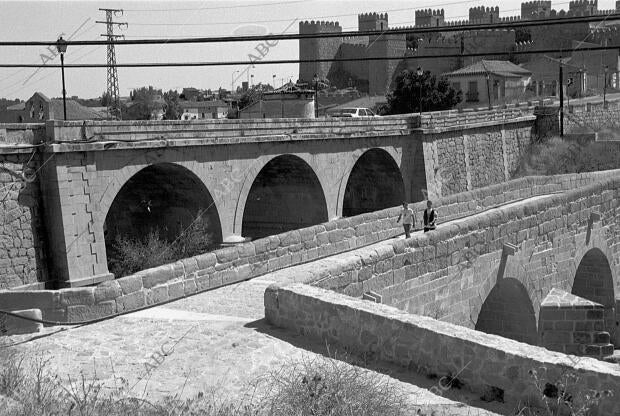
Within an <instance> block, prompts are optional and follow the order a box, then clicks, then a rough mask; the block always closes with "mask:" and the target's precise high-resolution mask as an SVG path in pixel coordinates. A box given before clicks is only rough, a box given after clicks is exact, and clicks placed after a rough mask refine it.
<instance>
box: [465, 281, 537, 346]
mask: <svg viewBox="0 0 620 416" xmlns="http://www.w3.org/2000/svg"><path fill="white" fill-rule="evenodd" d="M475 329H476V330H477V331H482V332H485V333H487V334H494V335H500V336H502V337H505V338H510V339H514V340H515V341H520V342H525V343H527V344H530V345H538V331H537V328H536V313H535V312H534V306H533V305H532V301H531V300H530V297H529V295H528V293H527V289H526V288H525V286H523V284H522V283H521V282H520V281H518V280H517V279H513V278H503V279H501V280H500V281H499V282H498V283H497V284H496V285H495V287H494V288H493V289H492V290H491V292H490V293H489V295H488V296H487V298H486V300H485V301H484V303H483V304H482V308H481V310H480V314H479V315H478V321H477V322H476V327H475Z"/></svg>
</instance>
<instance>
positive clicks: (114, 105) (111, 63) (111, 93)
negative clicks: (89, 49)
mask: <svg viewBox="0 0 620 416" xmlns="http://www.w3.org/2000/svg"><path fill="white" fill-rule="evenodd" d="M99 10H100V11H102V12H105V17H106V19H105V22H103V21H99V20H98V21H97V23H103V24H105V25H106V27H107V33H106V34H105V35H101V36H103V37H106V38H107V40H108V42H109V43H108V99H109V102H108V115H109V116H111V117H112V118H114V119H116V120H122V115H121V104H120V99H119V96H118V71H117V68H116V51H115V49H114V41H115V40H116V39H117V38H123V39H125V36H124V35H115V34H114V26H115V25H116V26H118V28H119V29H122V28H123V27H124V28H127V26H128V25H127V23H126V22H115V21H113V20H112V17H113V16H122V15H123V10H122V9H99Z"/></svg>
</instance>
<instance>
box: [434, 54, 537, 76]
mask: <svg viewBox="0 0 620 416" xmlns="http://www.w3.org/2000/svg"><path fill="white" fill-rule="evenodd" d="M486 74H492V75H497V76H500V77H507V78H521V77H527V76H530V75H532V73H531V72H530V71H528V70H527V69H525V68H522V67H520V66H519V65H515V64H513V63H512V62H510V61H487V60H484V59H483V60H481V61H478V62H475V63H473V64H471V65H468V66H466V67H464V68H460V69H457V70H456V71H452V72H448V73H447V74H444V75H446V76H466V75H486Z"/></svg>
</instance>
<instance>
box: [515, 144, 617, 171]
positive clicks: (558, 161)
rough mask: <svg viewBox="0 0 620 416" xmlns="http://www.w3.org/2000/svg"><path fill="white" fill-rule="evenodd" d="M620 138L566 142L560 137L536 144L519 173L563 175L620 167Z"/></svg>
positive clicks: (531, 148)
mask: <svg viewBox="0 0 620 416" xmlns="http://www.w3.org/2000/svg"><path fill="white" fill-rule="evenodd" d="M618 150H620V142H619V143H613V142H589V143H585V144H579V143H576V142H567V141H564V140H562V139H561V138H559V137H554V138H551V139H549V140H548V141H546V142H544V143H538V144H534V145H532V146H531V147H530V150H529V151H528V153H527V154H526V155H525V157H524V158H523V163H522V164H521V166H520V168H519V170H518V172H517V176H527V175H560V174H564V173H583V172H594V171H599V170H608V169H618V168H620V152H619V151H618Z"/></svg>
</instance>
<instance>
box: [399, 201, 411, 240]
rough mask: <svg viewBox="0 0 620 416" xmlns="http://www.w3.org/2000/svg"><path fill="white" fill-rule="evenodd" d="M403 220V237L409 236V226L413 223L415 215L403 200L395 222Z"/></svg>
mask: <svg viewBox="0 0 620 416" xmlns="http://www.w3.org/2000/svg"><path fill="white" fill-rule="evenodd" d="M401 219H402V220H403V228H404V229H405V238H409V237H411V226H412V225H413V224H414V223H415V217H414V215H413V210H412V209H411V208H409V206H408V205H407V203H406V202H403V209H402V210H401V211H400V214H398V219H397V220H396V223H399V222H400V220H401Z"/></svg>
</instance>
